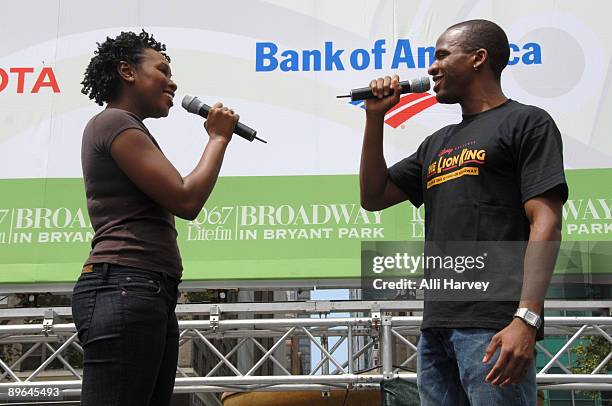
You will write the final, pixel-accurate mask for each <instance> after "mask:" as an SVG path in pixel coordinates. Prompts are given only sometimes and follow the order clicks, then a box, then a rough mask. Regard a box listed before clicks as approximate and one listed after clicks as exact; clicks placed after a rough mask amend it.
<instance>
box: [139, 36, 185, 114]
mask: <svg viewBox="0 0 612 406" xmlns="http://www.w3.org/2000/svg"><path fill="white" fill-rule="evenodd" d="M171 77H172V71H171V69H170V64H169V63H168V60H167V59H166V58H165V57H164V56H163V55H162V54H161V53H159V52H157V51H155V50H154V49H152V48H147V49H145V50H144V52H143V54H142V56H141V59H140V62H139V63H138V65H136V67H135V70H134V83H133V89H132V90H133V91H134V93H133V95H134V96H135V97H137V100H136V104H137V105H138V106H139V107H140V108H139V110H141V113H142V115H143V117H142V118H145V117H151V118H158V117H166V116H167V115H168V112H169V111H170V107H172V105H173V99H174V93H175V92H176V88H177V86H176V83H174V82H173V81H172V79H171Z"/></svg>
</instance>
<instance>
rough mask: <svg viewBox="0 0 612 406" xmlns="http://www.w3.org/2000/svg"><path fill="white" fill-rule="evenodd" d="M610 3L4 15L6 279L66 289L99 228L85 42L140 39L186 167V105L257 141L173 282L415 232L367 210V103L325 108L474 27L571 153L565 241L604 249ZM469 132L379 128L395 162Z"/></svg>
mask: <svg viewBox="0 0 612 406" xmlns="http://www.w3.org/2000/svg"><path fill="white" fill-rule="evenodd" d="M611 13H612V3H608V2H602V1H597V0H586V1H582V2H575V1H569V0H568V1H559V0H555V1H553V0H549V1H539V2H533V1H513V2H502V1H493V0H489V1H486V0H482V1H477V0H464V1H454V2H448V1H435V0H422V1H417V0H413V1H390V0H381V1H373V0H346V1H345V0H334V1H325V0H320V1H315V0H311V1H302V0H295V1H288V0H267V1H263V0H243V1H238V0H226V1H223V2H219V1H179V2H174V3H168V2H161V1H155V0H150V1H146V2H142V1H136V0H121V1H119V0H108V1H106V2H103V3H101V2H84V1H76V0H75V1H72V0H66V1H64V0H62V1H58V0H55V1H50V0H45V1H34V2H31V1H30V2H10V3H7V4H4V5H3V10H2V24H1V25H0V38H1V40H0V41H1V42H2V46H1V47H0V196H2V198H1V199H0V283H8V282H13V283H35V282H71V281H74V280H75V279H76V278H77V277H78V274H79V272H80V268H81V265H82V263H83V261H84V260H85V258H86V257H87V254H88V250H89V248H90V242H91V238H92V236H93V231H92V229H91V226H90V223H89V219H88V217H87V211H86V206H85V198H84V190H83V181H82V172H81V165H80V146H81V135H82V131H83V128H84V126H85V124H86V123H87V121H88V120H89V119H90V118H91V117H92V116H93V115H94V114H96V113H97V112H99V111H100V110H101V109H102V107H100V106H97V105H96V104H95V103H93V102H92V101H90V100H89V99H88V98H87V97H86V96H84V95H83V94H81V92H80V89H81V86H80V82H81V80H82V78H83V72H84V70H85V67H86V66H87V64H88V62H89V59H90V58H91V57H92V56H93V51H94V49H95V47H96V42H102V41H104V39H105V38H106V36H115V35H117V34H118V33H120V32H121V31H126V30H132V31H139V30H141V29H143V28H144V29H145V30H147V31H148V32H151V33H153V34H154V35H155V38H156V39H158V40H160V41H162V42H164V43H166V44H167V46H168V51H167V52H168V54H169V55H170V56H171V58H172V70H173V75H174V79H175V81H176V82H177V84H178V92H177V97H176V98H175V104H176V105H177V107H174V108H173V109H172V110H171V112H170V115H169V117H168V118H166V119H161V120H147V121H145V124H146V125H147V126H148V127H149V129H150V130H151V133H152V134H153V135H154V136H155V137H156V138H157V140H158V141H159V143H160V145H161V147H162V149H163V150H164V152H165V154H166V155H167V156H168V158H169V159H170V160H171V161H172V162H173V163H174V164H175V165H176V167H177V168H178V169H179V171H180V172H181V173H183V174H187V173H188V172H189V171H190V170H191V169H192V168H193V167H194V165H195V164H196V162H197V160H198V159H199V156H200V154H201V151H202V149H203V147H204V145H205V142H206V139H207V136H206V133H205V131H204V130H203V128H202V119H201V118H198V117H197V116H194V115H191V114H189V113H187V112H186V111H184V110H183V109H181V108H180V107H178V105H179V104H180V100H181V99H182V97H183V95H185V94H192V95H197V96H199V97H200V99H202V100H203V101H205V102H206V103H207V104H213V103H214V102H216V101H222V102H223V103H224V104H227V105H229V106H231V107H233V108H235V109H236V111H238V112H239V113H240V116H241V121H242V122H244V123H245V124H247V125H249V126H251V127H253V128H256V129H257V130H258V134H259V136H260V137H262V138H264V139H266V140H268V142H269V143H268V144H265V145H264V144H261V143H257V142H254V143H252V144H251V143H248V142H246V141H244V140H243V139H240V138H239V137H235V138H234V140H233V141H232V143H231V144H230V147H229V149H228V152H227V155H226V160H225V163H224V165H223V168H222V172H221V178H220V179H219V182H218V186H217V187H216V189H215V191H214V193H213V195H212V197H211V198H210V200H209V201H208V202H207V204H206V206H205V208H204V210H202V213H200V215H199V216H198V218H197V219H196V220H195V221H192V222H188V221H183V220H180V219H177V228H178V232H179V244H180V248H181V252H182V256H183V259H184V266H185V273H184V279H185V280H228V279H229V280H232V279H235V280H242V281H244V280H251V279H292V278H301V279H323V278H358V277H359V273H360V266H359V262H360V242H361V241H383V240H406V239H422V238H423V215H424V213H423V208H420V209H418V210H417V209H416V208H414V207H412V206H411V205H410V204H408V203H406V204H402V205H399V206H396V207H394V208H391V209H388V210H385V211H382V212H373V213H372V212H366V211H364V210H363V209H361V208H360V206H359V188H358V178H357V175H356V174H357V173H358V167H359V156H360V149H361V140H362V134H363V126H364V121H365V120H364V110H363V104H362V103H350V102H347V101H346V100H347V99H336V95H339V94H346V93H347V92H348V90H349V89H351V88H354V87H362V86H366V85H367V84H368V83H369V81H370V80H371V79H372V78H375V77H378V76H383V75H387V74H392V73H398V74H399V75H400V78H401V79H402V80H405V79H409V78H414V77H418V76H424V75H427V67H428V66H429V64H430V63H431V62H432V60H433V49H434V46H435V42H436V39H437V37H438V36H439V35H440V34H441V33H442V32H443V31H444V29H445V28H446V27H448V26H449V25H451V24H454V23H456V22H459V21H463V20H466V19H472V18H487V19H491V20H493V21H495V22H497V23H498V24H500V25H501V26H502V27H503V28H504V29H505V30H506V32H507V34H508V37H509V39H510V42H511V45H510V47H511V54H510V61H509V66H508V68H507V69H506V70H505V72H504V74H503V77H502V85H503V88H504V91H505V93H506V95H508V96H509V97H511V98H513V99H515V100H518V101H520V102H523V103H527V104H534V105H537V106H539V107H542V108H544V109H545V110H546V111H548V112H549V113H550V114H551V115H552V116H553V118H554V119H555V120H556V122H557V125H558V126H559V128H560V130H561V132H562V134H563V141H564V149H565V151H564V152H565V164H566V168H567V178H568V181H569V186H570V200H569V201H568V202H567V204H566V205H565V207H564V212H563V216H564V224H563V238H564V239H565V240H576V241H588V240H591V241H605V240H611V239H612V238H611V236H612V169H610V167H611V162H612V137H611V136H610V133H611V132H612V131H611V130H612V114H611V112H612V111H611V107H612V90H611V88H610V82H611V81H612V69H611V66H612V65H611V64H610V58H611V55H612V28H611V27H610V24H609V21H608V20H609V18H608V16H609V15H610V14H611ZM460 119H461V116H460V109H459V107H458V106H457V105H441V104H438V103H436V100H435V98H434V96H433V93H432V92H430V94H421V95H405V96H404V97H403V98H402V100H401V102H400V104H399V105H398V108H396V109H394V110H393V111H391V112H390V113H389V114H388V115H387V117H386V123H387V124H386V126H385V155H386V158H387V162H388V163H389V164H391V163H394V162H396V161H398V160H400V159H401V158H403V157H405V156H407V155H409V154H411V153H412V152H413V151H414V150H415V149H416V147H417V146H418V145H419V144H420V143H421V142H422V140H423V139H424V138H425V137H426V136H427V135H429V134H431V133H432V132H433V131H435V130H437V129H439V128H440V127H442V126H444V125H447V124H450V123H456V122H458V121H459V120H460Z"/></svg>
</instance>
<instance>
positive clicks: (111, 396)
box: [72, 264, 179, 406]
mask: <svg viewBox="0 0 612 406" xmlns="http://www.w3.org/2000/svg"><path fill="white" fill-rule="evenodd" d="M87 271H89V269H87ZM178 284H179V281H178V280H176V279H174V278H171V277H170V276H168V275H166V274H163V273H158V272H150V271H145V270H141V269H136V268H131V267H122V266H116V265H108V264H96V265H94V267H93V271H91V272H87V273H85V272H84V273H82V274H81V277H80V278H79V280H78V282H77V283H76V285H75V287H74V291H73V296H72V315H73V318H74V322H75V324H76V327H77V332H78V336H79V340H80V341H81V344H82V345H83V350H84V355H83V386H82V389H81V402H82V403H81V404H82V405H83V406H119V405H125V406H128V405H129V406H167V405H169V404H170V398H171V397H172V391H173V389H174V378H175V376H176V365H177V360H178V335H179V332H178V322H177V319H176V315H175V313H174V310H175V307H176V299H177V295H178Z"/></svg>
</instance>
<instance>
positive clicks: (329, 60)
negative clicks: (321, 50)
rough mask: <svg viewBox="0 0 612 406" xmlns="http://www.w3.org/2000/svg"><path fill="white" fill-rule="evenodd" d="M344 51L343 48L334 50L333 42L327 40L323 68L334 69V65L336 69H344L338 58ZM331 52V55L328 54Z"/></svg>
mask: <svg viewBox="0 0 612 406" xmlns="http://www.w3.org/2000/svg"><path fill="white" fill-rule="evenodd" d="M343 52H344V49H339V50H337V51H336V52H334V43H333V42H331V41H328V42H326V43H325V70H334V66H335V67H336V69H338V70H344V65H342V61H341V60H340V55H342V53H343ZM330 54H331V55H330Z"/></svg>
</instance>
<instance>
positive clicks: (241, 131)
mask: <svg viewBox="0 0 612 406" xmlns="http://www.w3.org/2000/svg"><path fill="white" fill-rule="evenodd" d="M181 104H182V106H183V108H184V109H185V110H187V111H188V112H190V113H193V114H197V115H199V116H202V117H204V118H207V117H208V113H209V112H210V109H211V107H210V106H209V105H207V104H204V103H203V102H202V101H201V100H200V99H198V98H197V97H196V96H190V95H186V96H185V97H183V102H182V103H181ZM234 134H236V135H239V136H241V137H242V138H244V139H245V140H248V141H253V140H259V141H261V142H263V143H266V144H267V141H264V140H262V139H261V138H259V137H257V130H253V129H252V128H251V127H248V126H246V125H244V124H242V123H240V122H238V123H236V128H234Z"/></svg>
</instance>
